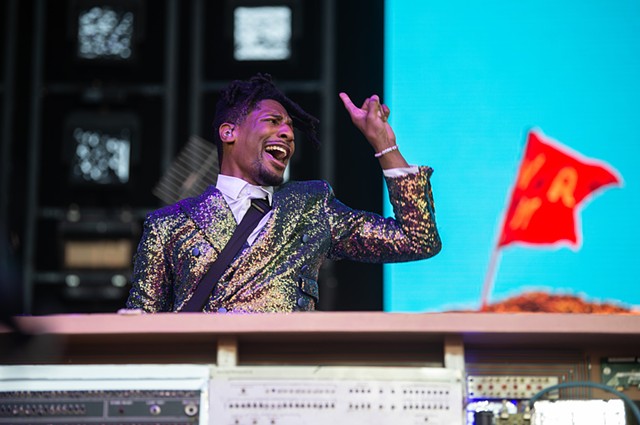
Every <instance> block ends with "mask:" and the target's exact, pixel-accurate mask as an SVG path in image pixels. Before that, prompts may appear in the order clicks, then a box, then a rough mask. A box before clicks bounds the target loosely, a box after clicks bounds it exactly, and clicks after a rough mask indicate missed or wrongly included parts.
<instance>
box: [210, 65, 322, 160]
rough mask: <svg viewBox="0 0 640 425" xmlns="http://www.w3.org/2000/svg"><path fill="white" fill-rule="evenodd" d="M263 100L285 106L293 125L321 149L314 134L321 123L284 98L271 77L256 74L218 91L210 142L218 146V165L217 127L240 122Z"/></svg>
mask: <svg viewBox="0 0 640 425" xmlns="http://www.w3.org/2000/svg"><path fill="white" fill-rule="evenodd" d="M265 99H272V100H275V101H277V102H279V103H280V104H281V105H282V106H284V108H285V109H286V110H287V112H288V113H289V115H290V116H291V119H292V120H293V126H294V127H295V128H297V129H299V130H300V131H302V132H303V133H304V134H305V135H306V136H307V137H308V138H309V140H311V142H312V143H313V144H314V145H315V146H316V147H317V146H320V140H319V139H318V131H317V126H318V123H319V122H320V121H319V120H318V119H317V118H316V117H314V116H313V115H310V114H309V113H307V112H305V110H304V109H302V108H301V107H300V105H298V104H297V103H295V102H294V101H293V100H291V99H289V98H288V97H287V96H285V94H284V93H282V92H281V91H280V90H279V89H278V88H277V87H276V86H275V85H274V84H273V81H272V79H271V75H269V74H261V73H258V74H256V75H254V76H253V77H251V78H250V79H249V80H246V81H245V80H235V81H232V82H231V83H230V84H229V85H228V86H227V87H226V88H225V89H224V90H222V91H221V92H220V99H219V100H218V103H217V104H216V115H215V118H214V120H213V139H214V141H215V143H216V145H217V147H218V159H219V161H220V163H221V162H222V145H223V143H222V140H220V134H219V132H218V129H219V128H220V126H221V125H222V124H224V123H226V122H228V123H240V122H242V120H243V119H244V118H245V117H246V116H247V115H249V114H250V113H251V111H253V109H254V108H255V107H256V105H257V104H258V103H259V102H260V101H262V100H265Z"/></svg>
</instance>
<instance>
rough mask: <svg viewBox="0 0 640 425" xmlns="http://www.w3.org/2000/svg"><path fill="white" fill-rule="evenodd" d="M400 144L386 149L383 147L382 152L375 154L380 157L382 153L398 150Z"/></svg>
mask: <svg viewBox="0 0 640 425" xmlns="http://www.w3.org/2000/svg"><path fill="white" fill-rule="evenodd" d="M397 150H398V145H393V146H389V147H388V148H386V149H382V150H381V151H380V152H376V153H375V154H374V155H373V156H375V157H376V158H380V157H381V156H382V155H385V154H388V153H389V152H393V151H397Z"/></svg>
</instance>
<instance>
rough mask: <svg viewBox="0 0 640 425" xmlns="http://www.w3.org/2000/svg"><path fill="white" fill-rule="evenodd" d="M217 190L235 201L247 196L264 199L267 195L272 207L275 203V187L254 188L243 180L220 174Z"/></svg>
mask: <svg viewBox="0 0 640 425" xmlns="http://www.w3.org/2000/svg"><path fill="white" fill-rule="evenodd" d="M216 188H217V189H218V190H219V191H220V192H222V193H223V194H224V195H225V196H228V197H229V198H231V199H234V200H238V199H240V198H243V197H246V196H249V197H251V198H263V197H264V196H265V195H266V196H267V198H268V199H269V204H270V205H271V204H272V203H273V202H272V197H273V186H254V185H252V184H250V183H247V182H246V181H244V180H242V179H241V178H238V177H232V176H227V175H224V174H219V175H218V182H217V183H216ZM260 195H262V196H260Z"/></svg>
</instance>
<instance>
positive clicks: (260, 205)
mask: <svg viewBox="0 0 640 425" xmlns="http://www.w3.org/2000/svg"><path fill="white" fill-rule="evenodd" d="M270 209H271V207H270V206H269V203H268V202H267V200H266V199H253V200H252V201H251V208H249V210H248V211H247V213H246V214H245V215H244V217H243V218H242V220H241V221H240V224H238V227H236V230H235V231H234V232H233V235H232V236H231V239H229V242H227V244H226V245H225V247H224V248H223V249H222V251H220V255H218V258H216V261H214V262H213V264H211V266H210V267H209V270H208V271H207V273H206V274H205V275H204V276H203V277H202V280H200V282H198V286H197V288H196V290H195V292H194V294H193V296H192V297H191V298H190V299H189V301H187V303H186V304H185V305H184V306H183V307H182V309H181V310H180V311H181V312H194V311H202V309H203V308H204V306H205V303H206V302H207V301H208V300H209V297H210V296H211V292H212V291H213V287H214V286H215V285H216V283H218V281H219V280H220V277H222V274H223V273H224V271H225V270H226V269H227V267H229V264H230V263H231V261H232V260H233V259H234V258H235V256H236V254H237V253H238V251H240V248H242V246H243V245H244V243H245V242H246V241H247V238H248V237H249V235H250V234H251V232H252V231H253V230H254V229H255V228H256V226H257V225H258V223H259V222H260V220H261V219H262V217H264V215H265V214H266V213H267V212H268V211H269V210H270Z"/></svg>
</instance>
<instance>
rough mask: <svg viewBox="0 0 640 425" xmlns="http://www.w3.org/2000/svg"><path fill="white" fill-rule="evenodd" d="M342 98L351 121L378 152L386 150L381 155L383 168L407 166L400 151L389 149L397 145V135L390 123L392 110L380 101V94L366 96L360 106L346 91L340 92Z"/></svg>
mask: <svg viewBox="0 0 640 425" xmlns="http://www.w3.org/2000/svg"><path fill="white" fill-rule="evenodd" d="M340 99H342V103H344V107H345V108H346V110H347V112H348V113H349V115H350V116H351V121H352V122H353V124H354V125H355V126H356V127H357V128H358V130H360V131H361V132H362V134H363V135H364V137H365V138H366V139H367V140H368V141H369V144H370V145H371V147H373V150H374V151H375V152H376V153H381V152H384V154H383V155H381V156H379V159H380V164H381V165H382V168H385V169H386V168H395V167H406V166H407V162H406V161H405V160H404V158H403V157H402V155H400V152H399V151H398V150H389V149H388V148H392V147H395V145H396V135H395V133H394V132H393V129H392V128H391V126H390V125H389V123H388V119H389V114H390V112H391V111H390V110H389V107H388V106H387V105H384V104H381V103H380V98H379V97H378V95H375V94H374V95H373V96H371V97H368V98H366V99H365V101H364V103H363V104H362V106H361V107H360V108H358V107H357V106H356V105H354V103H353V102H352V101H351V98H350V97H349V95H347V94H346V93H340ZM387 152H388V153H387ZM376 156H378V155H376Z"/></svg>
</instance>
